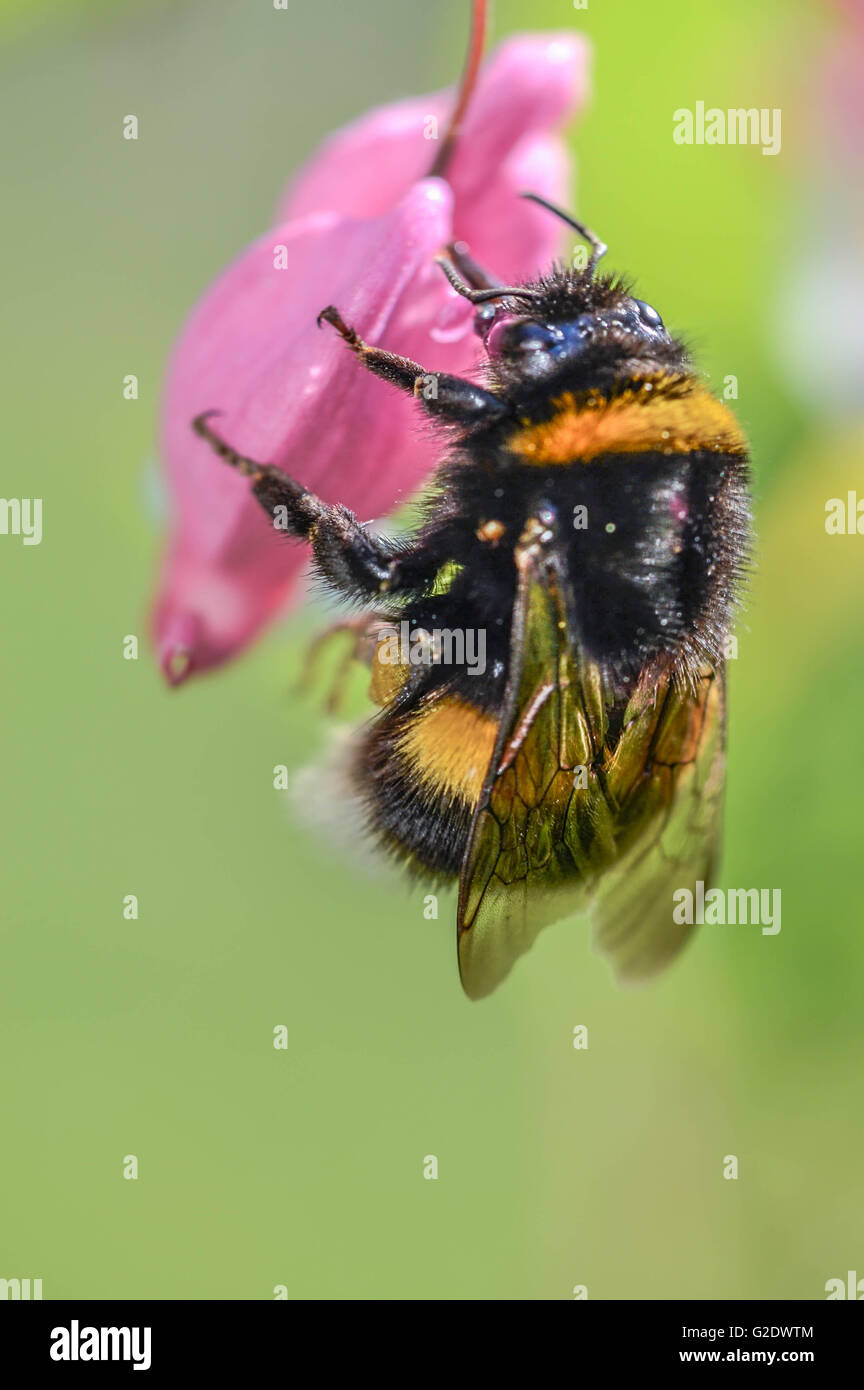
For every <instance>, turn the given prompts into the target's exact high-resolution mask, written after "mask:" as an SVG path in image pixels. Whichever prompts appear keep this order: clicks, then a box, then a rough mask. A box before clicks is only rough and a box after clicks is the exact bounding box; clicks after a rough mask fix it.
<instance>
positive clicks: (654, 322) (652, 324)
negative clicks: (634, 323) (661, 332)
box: [633, 299, 663, 328]
mask: <svg viewBox="0 0 864 1390" xmlns="http://www.w3.org/2000/svg"><path fill="white" fill-rule="evenodd" d="M633 303H634V304H635V306H636V312H637V313H638V315H639V317H640V319H641V320H642V322H643V323H644V325H645V327H646V328H662V327H663V320H662V319H661V317H660V315H659V314H658V313H657V310H656V309H655V308H654V306H653V304H646V303H645V300H644V299H634V300H633Z"/></svg>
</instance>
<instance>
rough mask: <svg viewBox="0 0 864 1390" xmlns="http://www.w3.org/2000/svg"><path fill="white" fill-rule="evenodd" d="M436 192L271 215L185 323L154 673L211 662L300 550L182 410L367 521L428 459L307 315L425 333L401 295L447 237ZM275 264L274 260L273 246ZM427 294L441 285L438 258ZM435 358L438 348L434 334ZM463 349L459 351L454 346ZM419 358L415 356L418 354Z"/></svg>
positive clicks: (402, 337)
mask: <svg viewBox="0 0 864 1390" xmlns="http://www.w3.org/2000/svg"><path fill="white" fill-rule="evenodd" d="M450 212H451V196H450V191H449V189H448V187H447V185H446V184H444V183H443V182H441V181H440V180H437V179H429V180H425V181H423V182H421V183H419V184H417V185H416V186H415V187H414V188H412V189H411V190H410V191H409V193H408V194H407V196H406V197H405V198H403V200H402V201H401V203H399V204H398V205H397V206H396V207H395V208H394V209H393V210H392V211H391V212H389V213H387V214H385V215H384V216H382V217H380V218H375V219H370V220H368V221H353V220H349V219H346V218H342V217H338V216H336V215H335V214H333V213H329V214H323V215H322V214H316V215H314V216H312V217H308V218H305V219H303V220H302V221H299V222H295V223H288V224H284V225H282V226H281V227H277V228H276V229H275V230H274V231H273V232H271V233H268V234H267V235H266V236H265V237H262V238H261V239H260V240H259V241H258V242H256V243H255V244H254V245H253V246H252V247H250V248H249V249H248V250H247V251H245V252H244V253H243V255H242V256H241V257H240V258H239V259H238V260H237V261H235V263H234V264H233V265H232V266H231V267H230V268H229V269H228V270H227V271H226V272H225V273H224V274H223V275H222V277H221V278H220V279H219V280H218V281H217V282H216V284H215V285H214V286H213V287H212V288H211V289H210V291H209V292H208V293H207V295H206V296H205V297H204V299H203V300H202V301H201V303H200V304H199V305H198V307H197V309H196V310H195V311H194V313H193V315H192V317H191V319H190V320H189V323H188V324H187V326H186V328H185V330H184V332H183V334H182V337H181V339H180V341H179V343H178V345H177V348H176V350H175V353H174V356H173V360H172V362H171V365H170V368H169V372H168V384H167V393H166V406H165V420H164V452H165V457H166V458H167V459H168V460H169V461H170V466H169V472H170V477H171V481H172V485H173V489H174V493H175V497H176V501H177V509H178V524H177V529H176V531H175V534H174V536H173V538H172V542H171V544H170V546H169V554H168V565H167V572H166V575H165V579H164V582H163V585H162V590H161V595H160V598H159V601H158V604H157V609H156V619H155V626H156V640H157V645H158V649H159V656H160V661H161V663H162V667H163V670H164V671H165V674H166V676H167V677H168V678H169V680H172V679H173V680H176V679H178V678H179V679H183V678H184V677H185V676H186V675H188V674H189V672H190V670H192V669H195V670H202V669H204V668H206V667H208V666H212V665H214V664H215V663H217V662H219V661H221V660H224V659H225V658H226V657H227V656H229V655H231V654H232V653H233V652H234V651H236V650H238V649H239V648H240V647H242V646H244V645H245V644H246V643H248V642H249V641H250V640H251V639H252V637H253V636H254V635H255V634H256V632H257V631H258V630H259V629H260V628H261V627H262V625H263V624H264V623H265V622H266V621H267V620H268V618H270V617H271V616H272V615H273V613H274V612H275V611H276V610H277V609H278V608H279V607H280V606H281V605H282V603H283V602H284V600H285V598H286V596H287V593H288V590H289V589H290V587H291V585H292V581H293V580H294V579H295V578H296V575H297V573H298V571H299V570H300V569H301V568H302V566H303V564H304V563H305V560H306V553H305V547H303V546H300V545H294V544H292V543H291V542H290V541H286V539H285V538H284V537H282V536H279V535H278V534H277V533H276V532H274V530H273V528H272V526H270V524H269V523H268V521H267V517H266V515H265V514H264V512H263V511H262V510H261V509H260V507H258V506H257V504H256V503H255V502H254V501H253V500H252V499H250V497H249V488H248V482H246V481H245V480H244V479H243V478H242V477H239V476H238V475H237V474H236V473H234V472H233V471H232V470H231V469H230V468H228V467H226V466H225V465H223V464H221V463H220V461H219V460H218V459H217V458H216V457H215V456H214V454H213V453H212V451H211V450H210V449H209V448H208V446H207V445H206V444H205V443H204V442H203V441H201V440H200V439H198V438H197V437H196V436H195V435H193V433H192V431H191V429H190V422H191V420H192V419H193V417H194V416H195V415H196V414H198V413H200V412H201V411H204V410H207V409H211V408H218V409H219V410H220V411H221V412H222V415H221V417H220V418H219V420H218V421H214V424H215V425H216V427H217V428H218V430H219V431H220V432H221V433H223V434H224V436H225V437H226V438H227V439H228V440H230V441H231V443H232V444H233V445H234V446H235V447H236V448H238V449H239V450H241V451H242V452H243V453H245V454H248V455H249V456H251V457H253V458H255V459H258V460H260V461H262V462H270V463H275V464H277V465H280V466H283V467H284V468H285V469H286V471H290V472H291V473H292V474H293V475H294V476H295V477H297V478H299V480H300V481H301V482H303V483H305V484H306V485H307V486H309V487H310V488H312V489H313V490H315V491H316V492H319V493H320V494H321V495H322V496H323V497H324V498H325V499H326V500H328V501H335V500H339V501H341V502H344V503H345V504H346V505H347V506H349V507H351V508H352V509H354V510H356V511H357V512H358V513H359V514H360V516H361V517H362V518H364V519H365V518H371V517H375V516H377V515H379V514H380V513H382V512H384V511H386V510H389V509H391V508H392V507H393V506H394V504H395V503H396V502H397V501H398V500H399V499H400V498H401V497H403V496H405V495H407V494H409V493H410V492H411V491H412V490H413V489H414V488H415V487H416V486H417V484H418V483H419V482H420V481H421V479H422V478H423V477H424V476H425V474H426V473H427V472H428V470H429V467H430V466H431V463H432V461H433V457H434V446H433V444H432V442H431V441H430V440H428V439H427V438H424V436H423V434H422V433H421V432H420V431H419V430H418V421H417V414H416V406H415V405H414V403H413V402H412V401H411V400H410V399H406V398H404V397H402V396H400V395H399V394H398V393H396V392H395V391H394V390H393V388H392V387H388V386H387V385H386V384H385V383H383V382H380V381H376V380H375V379H374V378H372V377H371V376H369V374H368V373H366V372H364V371H363V370H362V368H361V367H360V366H359V365H358V363H357V361H356V359H355V358H354V357H353V355H352V354H351V353H350V352H349V351H348V350H347V349H346V347H345V345H344V343H343V342H342V341H341V339H339V337H338V335H337V334H336V333H335V332H333V330H332V329H330V328H329V327H327V326H326V325H325V327H324V328H322V329H321V330H320V331H319V330H318V329H316V327H315V318H316V315H317V314H318V312H319V311H320V310H321V309H322V308H323V307H324V306H325V305H326V304H330V303H337V304H338V305H339V308H340V310H341V311H342V312H343V313H344V314H345V316H346V318H347V319H348V321H349V322H351V323H353V324H354V325H355V326H356V327H357V329H358V331H359V332H360V333H361V334H362V335H363V336H364V337H365V338H367V339H368V340H369V341H371V342H373V343H374V342H378V341H379V340H380V341H383V342H385V343H386V344H387V346H388V347H391V348H393V349H394V350H395V351H397V352H410V351H412V350H413V348H414V347H416V345H417V342H418V338H421V337H422V338H423V339H424V340H425V343H426V345H427V346H428V345H429V344H430V340H429V337H428V325H426V326H425V329H426V331H424V325H421V324H420V323H418V322H416V315H415V314H414V312H413V311H412V295H413V294H414V292H415V282H416V280H417V277H418V274H419V272H420V269H421V267H424V266H428V265H429V264H430V262H431V259H432V257H433V255H434V254H435V252H436V251H437V250H438V248H439V247H440V246H441V245H442V244H443V243H444V242H446V241H447V240H448V238H449V237H450V234H451V226H450ZM279 245H283V246H285V247H286V248H287V252H288V257H287V259H288V263H289V267H290V268H289V269H286V270H277V269H274V247H276V246H279ZM437 278H438V281H439V282H440V285H441V286H442V288H440V289H439V291H438V294H439V298H438V301H437V307H438V308H440V307H441V305H442V304H443V303H444V302H445V299H446V294H447V292H448V287H447V286H446V284H445V283H444V282H443V279H442V277H441V275H440V271H438V272H437ZM436 355H437V358H438V360H437V361H430V363H429V365H431V366H433V367H437V368H438V369H447V368H448V366H449V356H450V355H452V354H451V353H450V350H449V349H448V348H447V347H446V346H445V345H438V347H437V353H436ZM463 355H464V349H463ZM424 365H425V364H424Z"/></svg>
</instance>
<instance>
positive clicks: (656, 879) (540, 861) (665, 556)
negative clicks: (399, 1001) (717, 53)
mask: <svg viewBox="0 0 864 1390" xmlns="http://www.w3.org/2000/svg"><path fill="white" fill-rule="evenodd" d="M525 196H527V197H531V198H533V200H534V201H535V202H538V203H541V204H542V205H543V206H545V207H546V208H547V209H548V210H549V211H550V212H551V213H553V214H555V215H556V216H559V217H561V218H563V219H564V220H565V221H566V222H567V223H568V225H569V226H570V227H572V228H573V229H574V230H575V231H576V232H577V233H578V235H579V236H580V237H581V238H582V240H583V241H584V242H585V243H586V246H587V247H588V248H590V255H588V254H586V255H584V256H583V257H582V260H583V264H582V265H576V264H574V265H570V266H565V265H560V266H555V267H554V268H553V269H552V271H551V272H550V273H549V274H548V275H546V276H544V277H542V278H540V279H538V280H536V281H531V282H529V283H526V284H519V285H505V284H501V283H500V282H498V281H497V280H495V279H494V278H493V276H491V275H490V274H489V273H488V272H486V271H484V270H483V269H481V267H479V266H478V265H477V264H476V263H475V262H474V261H473V260H472V259H471V258H470V256H469V255H468V254H467V250H466V249H465V248H464V247H462V246H461V245H456V246H452V247H450V248H448V252H447V254H446V255H443V256H442V257H441V258H440V264H441V266H442V269H443V271H444V273H445V274H446V275H447V278H448V279H449V281H450V283H451V285H452V286H453V288H454V289H455V290H456V291H457V292H458V293H459V294H460V295H462V296H464V297H465V298H466V299H468V300H469V301H471V303H472V304H473V305H474V306H476V320H475V326H476V329H477V332H478V333H479V335H480V337H481V339H482V342H483V347H484V362H483V368H482V372H483V376H482V382H483V384H482V385H480V384H477V383H474V382H471V381H468V380H463V379H461V378H459V377H456V376H451V375H448V374H445V373H435V372H429V371H427V370H425V369H424V368H423V367H422V366H421V365H420V364H419V363H417V362H412V361H409V360H408V359H406V358H402V357H398V356H396V355H394V354H393V353H390V352H387V351H385V350H384V349H382V348H380V347H374V346H370V345H369V344H367V343H365V342H363V341H362V340H361V339H360V338H359V337H358V335H357V334H356V333H355V332H354V330H353V329H352V328H350V327H349V326H348V325H347V324H346V323H345V322H344V321H343V320H342V318H341V316H340V314H339V313H338V311H337V309H335V308H334V307H332V306H331V307H329V308H327V309H325V310H324V311H323V312H322V314H321V315H320V318H319V324H321V323H326V324H329V325H331V326H332V327H333V328H334V329H335V330H336V332H338V333H339V334H340V335H341V336H342V338H343V339H344V341H345V343H346V345H347V347H348V349H349V350H350V351H351V352H353V353H354V354H355V355H356V357H357V359H358V362H359V363H361V364H362V365H363V366H364V367H366V368H367V369H368V370H370V371H372V372H374V373H375V375H376V376H379V377H382V378H383V379H384V380H385V381H388V382H390V383H391V384H392V385H393V386H394V387H397V388H398V389H400V390H402V391H406V392H410V393H413V395H414V396H415V397H416V399H417V401H418V403H419V405H420V406H421V407H422V409H423V411H424V412H425V413H426V415H427V416H428V417H429V418H430V419H431V420H433V421H435V422H436V423H437V424H439V425H440V426H441V427H442V430H443V432H444V434H445V440H444V445H445V447H443V448H442V454H443V461H442V462H441V464H440V465H439V467H438V469H437V470H436V473H435V475H434V477H433V481H432V483H431V486H430V488H429V490H428V491H427V493H426V495H425V500H424V501H423V502H422V504H421V505H422V506H423V508H424V511H423V513H422V522H421V524H420V525H419V527H418V528H417V530H416V532H415V534H413V535H412V536H411V537H410V538H409V539H407V540H405V539H398V540H396V539H385V538H382V537H381V536H378V535H374V534H372V533H370V531H369V530H368V529H367V527H366V526H365V525H362V524H360V523H359V522H358V521H357V519H356V517H355V516H354V515H353V514H352V513H351V512H349V511H348V510H347V509H345V508H344V507H340V506H330V505H328V504H326V503H324V502H323V501H321V500H320V499H319V498H318V497H316V496H314V495H313V494H312V493H310V492H309V491H307V489H306V488H304V487H303V486H301V484H300V483H298V482H296V481H294V480H293V479H292V478H290V477H288V476H286V475H285V474H284V473H283V472H282V471H281V470H280V469H278V468H276V467H274V466H272V465H268V464H265V463H257V462H255V461H254V460H251V459H248V458H245V457H243V456H242V455H241V454H238V453H237V452H236V451H235V450H234V449H233V448H232V447H231V446H230V445H229V444H228V443H226V442H225V440H224V439H222V438H221V437H220V436H219V435H218V434H217V433H216V432H215V430H214V429H213V427H212V425H211V423H210V421H211V417H212V415H213V413H214V412H207V413H206V414H205V415H203V416H200V417H199V418H198V419H197V420H196V421H195V422H194V428H195V429H196V430H197V432H198V433H199V435H201V436H202V437H203V438H204V439H206V440H208V441H209V443H210V444H211V446H212V447H213V448H214V449H215V451H216V453H217V454H218V455H219V456H220V457H221V458H222V459H223V460H224V461H225V462H227V463H228V464H231V465H232V466H233V467H235V468H237V469H239V470H240V471H241V472H242V473H243V474H245V475H246V476H248V478H249V479H250V482H251V488H252V492H253V493H254V495H255V497H256V498H257V499H258V501H259V502H260V503H261V505H262V507H263V508H264V510H265V511H266V512H268V513H270V515H271V516H273V517H275V516H276V515H277V509H279V513H278V514H279V516H280V518H281V520H280V529H282V530H283V531H284V530H287V531H288V533H289V534H290V535H292V536H294V537H297V538H301V539H303V540H305V541H307V542H308V543H309V544H310V546H311V549H312V557H313V564H314V567H315V569H316V571H317V573H318V575H319V576H320V577H321V578H322V579H323V580H324V581H326V583H327V584H328V585H329V586H330V587H331V588H332V589H333V590H335V591H336V592H337V593H338V594H339V595H341V596H342V597H343V598H346V599H349V600H352V601H355V602H359V603H360V604H362V605H363V606H364V608H365V609H366V610H367V611H368V612H369V622H370V629H369V630H370V631H372V632H377V633H378V637H379V640H378V641H377V643H376V644H375V645H373V646H372V648H371V652H372V655H371V666H372V684H371V693H372V697H373V699H374V700H375V701H376V703H377V704H378V705H379V706H380V712H379V713H378V714H377V715H376V716H375V717H374V719H372V720H371V722H369V723H368V724H367V725H366V726H365V727H363V728H362V729H360V730H359V731H358V732H357V733H356V734H355V735H354V738H353V742H352V744H351V747H350V756H349V777H350V782H351V786H352V789H353V793H354V794H355V795H356V797H357V798H358V799H359V801H360V802H361V803H362V806H363V808H364V810H365V817H366V820H367V822H368V826H369V828H370V830H371V832H372V834H373V835H374V836H375V838H376V839H377V840H378V842H379V843H380V844H381V845H383V846H384V847H385V848H386V849H387V850H388V851H389V852H390V853H391V854H392V855H393V856H394V857H395V858H396V859H397V860H398V861H399V862H400V863H402V864H404V865H407V866H408V867H409V868H410V869H411V870H412V871H414V872H415V873H416V874H418V875H419V876H421V877H422V878H424V879H426V880H428V881H429V882H430V883H432V884H437V883H444V882H448V881H453V880H456V879H458V882H459V899H458V908H457V932H458V954H459V967H460V974H461V979H462V984H463V987H464V989H465V991H466V993H467V994H468V995H469V996H470V997H471V998H474V999H476V998H480V997H482V996H484V995H487V994H489V993H490V992H491V991H492V990H494V989H495V988H496V986H497V985H498V984H499V983H500V982H501V981H502V980H503V979H504V977H505V976H506V975H507V974H508V973H509V971H510V969H511V967H512V965H513V963H514V961H515V960H516V958H517V957H518V956H520V955H521V954H522V953H523V952H524V951H527V950H528V948H529V947H530V946H531V944H532V942H533V940H534V938H535V937H536V936H537V933H538V932H539V931H540V930H541V929H542V928H543V927H544V926H547V925H549V924H550V923H552V922H555V921H557V920H559V919H561V918H564V917H569V916H571V915H573V914H574V913H577V912H580V911H583V910H584V909H586V908H590V911H591V914H592V920H593V932H594V939H595V944H596V946H597V948H598V949H599V950H600V951H601V952H602V953H603V954H604V955H605V956H606V957H607V958H609V959H610V961H611V963H612V965H613V968H614V971H615V973H616V975H617V977H618V978H619V979H620V980H622V981H627V982H630V981H641V980H643V979H646V978H648V977H650V976H651V975H653V974H655V973H656V972H657V971H658V970H659V969H661V968H662V967H663V966H664V965H666V964H667V963H668V962H669V961H670V960H671V959H672V958H673V957H674V956H675V955H676V954H677V953H678V951H680V949H681V948H682V946H683V945H684V943H685V941H686V940H687V938H688V935H689V930H690V929H689V928H687V927H685V926H681V925H679V924H677V923H676V922H674V921H673V893H674V892H675V891H676V890H677V889H679V888H686V887H689V888H690V889H691V890H692V889H693V888H694V886H695V884H696V882H698V881H700V880H701V881H703V882H706V883H707V882H709V881H710V879H711V877H712V872H713V868H714V864H715V858H716V854H717V845H718V837H719V829H720V819H721V805H722V795H723V782H724V771H725V760H724V743H725V726H726V697H725V646H726V640H727V636H728V634H729V631H730V625H731V622H732V618H733V615H734V610H735V607H736V604H737V602H738V598H739V594H740V589H741V584H742V579H743V576H744V572H745V570H746V567H747V561H748V554H749V546H750V525H751V523H750V500H749V461H748V445H747V441H746V439H745V437H744V435H743V433H742V431H741V429H740V428H739V426H738V424H737V422H736V420H735V419H734V417H733V416H732V414H731V413H730V412H729V410H728V409H727V407H726V406H725V405H724V404H723V403H722V402H721V401H719V400H717V399H716V398H715V397H714V396H713V395H712V394H711V393H710V392H709V391H708V389H707V388H706V386H705V385H704V384H703V382H702V380H701V379H700V378H699V376H698V375H697V374H696V372H695V371H694V368H693V366H692V363H691V361H690V358H689V355H688V352H687V350H686V348H685V346H684V344H683V343H682V342H681V341H679V340H677V339H676V338H675V337H673V336H672V335H671V334H670V333H669V332H668V331H667V329H666V327H665V326H664V323H663V321H662V319H661V317H660V315H659V314H658V313H657V311H656V310H655V309H653V308H652V307H651V306H650V305H648V304H646V303H644V302H643V301H642V300H640V299H636V298H634V297H633V295H632V294H631V292H630V290H629V287H628V286H627V284H626V283H624V282H623V281H621V280H619V279H617V278H614V277H611V276H604V275H602V274H598V273H597V262H598V261H599V260H600V258H601V256H602V255H603V254H604V253H605V251H606V247H605V246H604V245H603V244H602V243H601V242H600V241H599V240H598V239H597V237H596V236H595V235H594V234H593V233H592V232H591V231H590V230H589V229H588V228H587V227H585V226H584V225H583V224H582V223H580V222H578V221H576V219H575V218H572V217H570V216H569V214H567V213H566V212H564V211H563V210H562V209H560V208H557V207H555V206H554V205H553V204H551V203H548V202H546V200H545V199H542V198H540V197H539V196H537V195H534V194H527V195H525ZM394 624H398V625H399V626H400V627H402V628H403V629H405V630H406V631H407V632H408V633H409V634H410V635H411V636H412V637H414V636H417V637H419V638H425V637H427V636H428V634H429V633H432V632H441V631H444V632H447V633H452V632H454V631H461V632H466V631H472V632H476V633H482V634H484V646H485V654H486V660H485V665H484V668H483V671H482V674H481V673H480V672H479V670H478V667H477V665H475V667H474V668H472V669H469V668H468V667H467V666H466V665H465V664H464V663H463V664H460V663H459V662H458V661H457V662H445V661H441V660H436V659H434V658H433V659H430V660H427V661H417V662H415V661H414V660H413V659H411V657H410V656H409V654H408V653H406V651H405V650H404V649H403V650H402V652H401V655H397V657H396V659H393V658H392V655H391V658H390V659H388V660H386V661H385V660H383V659H382V653H383V644H384V639H383V638H382V636H381V634H382V633H384V632H387V633H388V634H390V635H391V636H392V628H393V625H394ZM406 625H407V627H406Z"/></svg>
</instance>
